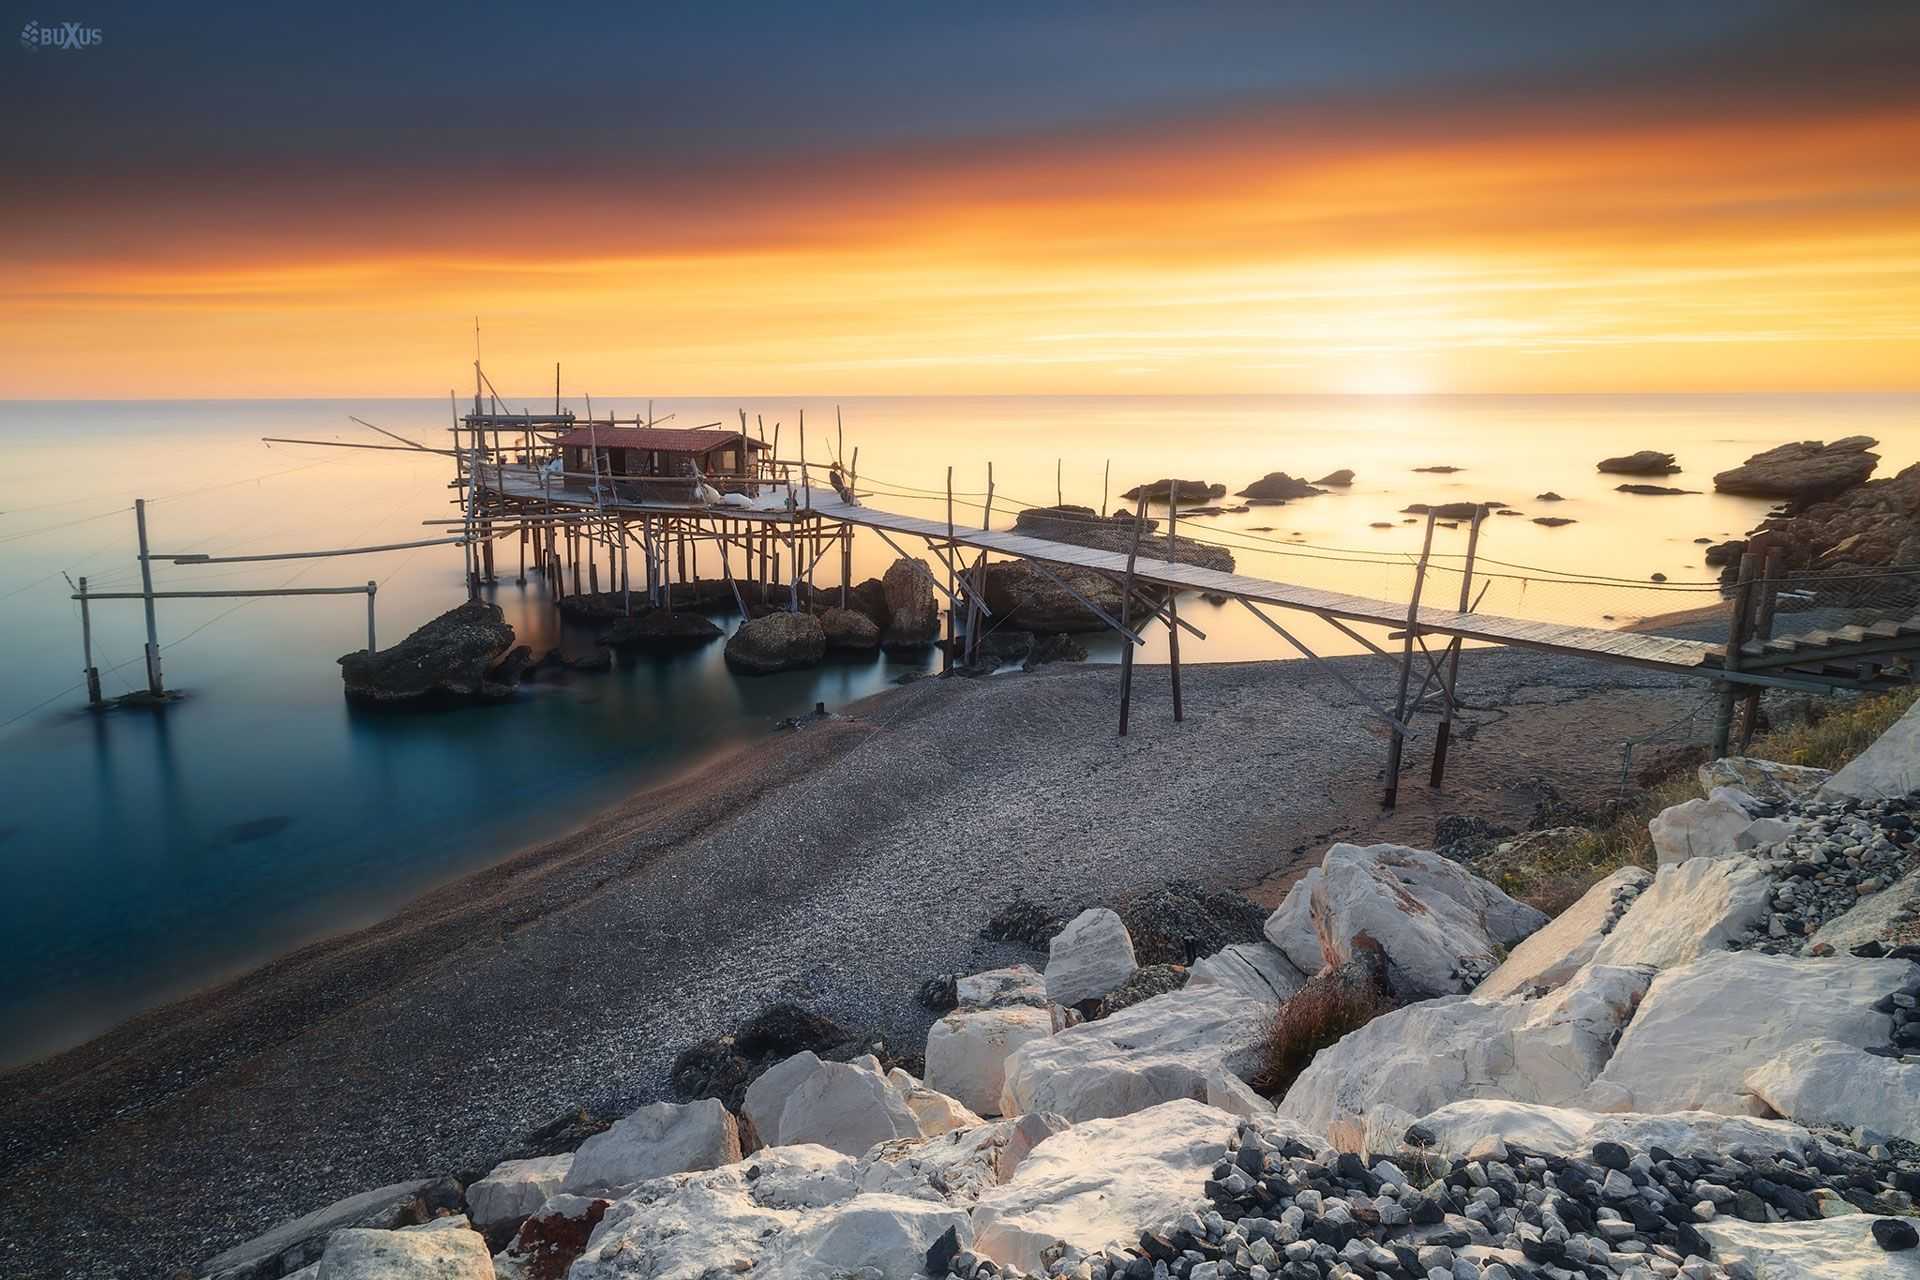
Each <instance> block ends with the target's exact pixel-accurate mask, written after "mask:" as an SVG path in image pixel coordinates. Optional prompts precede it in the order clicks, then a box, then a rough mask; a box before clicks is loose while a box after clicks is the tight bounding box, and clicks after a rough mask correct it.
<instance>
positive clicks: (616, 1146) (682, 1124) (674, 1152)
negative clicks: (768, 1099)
mask: <svg viewBox="0 0 1920 1280" xmlns="http://www.w3.org/2000/svg"><path fill="white" fill-rule="evenodd" d="M882 1087H883V1088H884V1086H882ZM739 1158H740V1129H739V1126H738V1125H737V1124H735V1123H734V1119H733V1115H732V1114H731V1113H730V1112H729V1111H728V1110H727V1109H726V1107H724V1106H722V1105H721V1103H720V1101H719V1100H718V1099H716V1098H703V1099H701V1100H700V1101H698V1102H655V1103H650V1104H648V1105H647V1106H644V1107H641V1108H640V1109H639V1110H638V1111H636V1112H634V1113H633V1114H632V1115H630V1116H627V1117H626V1118H625V1119H623V1120H620V1121H618V1122H617V1123H615V1124H614V1126H613V1127H612V1128H611V1129H608V1130H607V1131H606V1132H604V1133H596V1134H594V1135H593V1136H592V1137H591V1138H588V1139H587V1140H586V1141H585V1142H583V1143H581V1144H580V1149H579V1150H578V1151H577V1152H575V1153H574V1157H573V1163H572V1165H571V1166H570V1167H569V1168H568V1170H567V1176H566V1180H565V1182H563V1183H562V1184H561V1190H563V1191H567V1192H570V1193H572V1194H574V1195H580V1194H583V1193H586V1192H594V1191H606V1190H609V1189H611V1188H617V1187H627V1186H631V1185H633V1184H634V1183H636V1182H645V1181H646V1180H647V1179H649V1178H658V1177H661V1176H662V1175H664V1174H669V1173H686V1172H690V1171H694V1170H699V1169H713V1168H718V1167H719V1166H720V1165H723V1164H732V1163H733V1162H734V1161H736V1160H738V1159H739Z"/></svg>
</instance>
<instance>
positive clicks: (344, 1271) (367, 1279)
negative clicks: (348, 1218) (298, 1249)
mask: <svg viewBox="0 0 1920 1280" xmlns="http://www.w3.org/2000/svg"><path fill="white" fill-rule="evenodd" d="M316 1274H317V1275H318V1277H319V1280H494V1274H493V1257H492V1255H490V1254H489V1253H488V1252H487V1242H486V1240H485V1239H483V1238H482V1237H481V1235H480V1233H479V1232H477V1231H464V1230H462V1231H379V1230H375V1229H372V1228H368V1227H348V1228H346V1229H344V1230H341V1231H336V1232H334V1233H333V1234H332V1235H330V1236H328V1237H327V1251H326V1252H325V1253H323V1254H321V1255H320V1269H319V1271H318V1272H317V1273H316Z"/></svg>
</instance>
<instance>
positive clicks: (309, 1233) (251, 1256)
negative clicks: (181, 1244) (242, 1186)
mask: <svg viewBox="0 0 1920 1280" xmlns="http://www.w3.org/2000/svg"><path fill="white" fill-rule="evenodd" d="M459 1199H460V1187H459V1184H458V1183H453V1182H449V1181H447V1180H445V1179H435V1178H422V1179H420V1180H418V1181H414V1182H396V1183H394V1184H393V1185H391V1186H385V1187H375V1188H374V1189H373V1190H371V1191H362V1192H361V1193H360V1194H358V1195H355V1196H349V1197H347V1198H346V1199H345V1200H339V1201H336V1202H334V1203H333V1204H330V1205H328V1206H326V1207H325V1208H324V1209H315V1210H314V1211H313V1212H312V1213H309V1214H306V1215H305V1216H303V1217H299V1218H295V1219H294V1220H293V1221H291V1222H284V1223H282V1224H280V1225H279V1226H277V1227H275V1228H274V1229H273V1230H271V1231H268V1232H266V1233H265V1234H263V1235H258V1236H255V1237H254V1238H253V1239H251V1240H247V1241H245V1242H243V1243H241V1244H237V1245H235V1246H234V1247H233V1248H231V1249H228V1250H227V1251H226V1252H224V1253H221V1254H218V1255H216V1256H215V1257H213V1258H210V1259H208V1260H207V1262H205V1263H204V1264H203V1265H202V1267H201V1274H202V1275H204V1276H205V1277H206V1278H207V1280H275V1278H276V1277H279V1276H284V1275H286V1274H288V1273H289V1272H292V1271H297V1270H299V1269H300V1268H301V1267H305V1266H309V1265H312V1264H314V1263H317V1262H319V1261H320V1255H321V1254H322V1253H323V1252H325V1250H326V1244H327V1237H328V1236H329V1235H331V1234H332V1233H333V1232H335V1231H340V1230H343V1229H346V1228H350V1227H366V1228H370V1229H374V1230H380V1231H392V1230H395V1229H397V1228H400V1227H404V1226H409V1225H412V1224H414V1223H419V1222H425V1221H427V1220H428V1218H429V1217H430V1216H431V1214H432V1212H433V1209H434V1208H436V1207H451V1206H453V1205H457V1204H458V1203H459Z"/></svg>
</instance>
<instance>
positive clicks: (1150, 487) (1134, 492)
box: [1120, 480, 1227, 502]
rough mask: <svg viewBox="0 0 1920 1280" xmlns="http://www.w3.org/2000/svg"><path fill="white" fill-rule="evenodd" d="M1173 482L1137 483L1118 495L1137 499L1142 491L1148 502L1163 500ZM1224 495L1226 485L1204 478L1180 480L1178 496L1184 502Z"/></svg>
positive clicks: (1170, 489) (1222, 496)
mask: <svg viewBox="0 0 1920 1280" xmlns="http://www.w3.org/2000/svg"><path fill="white" fill-rule="evenodd" d="M1173 483H1174V482H1173V481H1172V480H1155V481H1152V482H1151V483H1149V484H1137V485H1135V486H1133V488H1131V489H1129V490H1127V491H1126V492H1125V493H1123V494H1121V495H1120V496H1121V497H1123V498H1135V499H1137V498H1139V497H1140V495H1141V494H1143V493H1144V494H1145V495H1146V497H1147V501H1149V502H1165V501H1166V500H1167V495H1168V494H1169V493H1171V492H1172V491H1173ZM1226 496H1227V486H1225V485H1223V484H1209V483H1207V482H1206V481H1205V480H1182V481H1180V498H1181V500H1182V501H1184V502H1198V501H1200V500H1201V499H1202V498H1224V497H1226Z"/></svg>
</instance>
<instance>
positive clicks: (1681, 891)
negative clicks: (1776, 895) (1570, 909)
mask: <svg viewBox="0 0 1920 1280" xmlns="http://www.w3.org/2000/svg"><path fill="white" fill-rule="evenodd" d="M1772 901H1773V880H1772V878H1771V877H1769V876H1768V875H1767V873H1766V871H1765V869H1763V868H1762V867H1761V866H1760V865H1759V864H1758V863H1754V862H1750V861H1748V860H1747V859H1745V858H1692V859H1689V860H1688V861H1686V862H1682V863H1678V864H1676V865H1673V866H1666V867H1661V868H1660V870H1659V871H1658V872H1656V873H1655V874H1654V877H1653V883H1652V884H1650V885H1648V886H1647V887H1646V888H1645V889H1643V890H1642V891H1641V893H1640V896H1639V897H1638V898H1636V899H1634V903H1633V905H1632V906H1631V907H1629V908H1627V914H1626V915H1624V916H1622V917H1620V923H1619V924H1616V925H1615V926H1614V927H1613V932H1612V933H1609V934H1608V935H1607V937H1606V940H1605V941H1603V942H1602V943H1601V944H1600V948H1599V950H1597V951H1595V952H1594V953H1593V961H1594V963H1595V964H1650V965H1653V966H1654V967H1655V968H1659V969H1667V968H1672V967H1673V966H1675V965H1683V964H1687V963H1689V962H1690V961H1693V960H1697V959H1699V958H1700V957H1701V956H1703V955H1706V954H1708V953H1709V952H1715V951H1719V950H1722V949H1723V948H1725V946H1726V945H1727V943H1728V942H1729V941H1731V940H1732V939H1734V938H1737V937H1739V936H1740V935H1742V934H1744V933H1745V932H1746V931H1747V930H1748V929H1749V928H1751V927H1752V926H1754V925H1755V924H1758V923H1760V922H1761V921H1763V920H1765V919H1766V918H1767V914H1768V912H1769V911H1771V910H1772Z"/></svg>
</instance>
